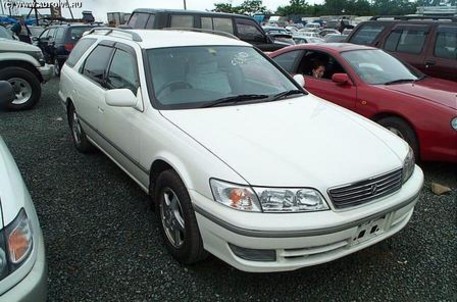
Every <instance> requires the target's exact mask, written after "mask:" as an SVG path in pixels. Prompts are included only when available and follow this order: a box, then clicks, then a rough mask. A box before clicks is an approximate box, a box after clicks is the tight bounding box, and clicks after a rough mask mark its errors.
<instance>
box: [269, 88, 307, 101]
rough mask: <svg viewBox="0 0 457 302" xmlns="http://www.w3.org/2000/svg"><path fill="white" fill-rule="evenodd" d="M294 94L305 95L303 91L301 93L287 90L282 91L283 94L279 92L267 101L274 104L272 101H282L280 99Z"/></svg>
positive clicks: (296, 90)
mask: <svg viewBox="0 0 457 302" xmlns="http://www.w3.org/2000/svg"><path fill="white" fill-rule="evenodd" d="M294 94H305V93H304V92H303V91H301V90H298V89H294V90H287V91H283V92H280V93H278V94H275V95H273V96H271V97H270V98H269V99H268V102H274V101H277V100H279V99H282V98H284V97H286V96H289V95H294Z"/></svg>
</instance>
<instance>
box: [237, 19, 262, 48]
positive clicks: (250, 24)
mask: <svg viewBox="0 0 457 302" xmlns="http://www.w3.org/2000/svg"><path fill="white" fill-rule="evenodd" d="M236 29H237V31H238V37H239V38H240V40H243V41H246V42H251V43H252V42H265V36H264V35H263V33H262V32H261V31H260V29H259V28H258V27H257V26H256V23H255V21H251V20H247V19H238V18H237V19H236Z"/></svg>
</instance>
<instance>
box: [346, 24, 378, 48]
mask: <svg viewBox="0 0 457 302" xmlns="http://www.w3.org/2000/svg"><path fill="white" fill-rule="evenodd" d="M384 27H385V26H384V25H382V24H372V23H369V24H365V25H362V27H361V28H360V29H359V30H357V32H355V34H354V35H353V36H352V37H351V40H350V41H349V42H350V43H354V44H362V45H370V44H371V43H373V42H374V40H375V39H376V38H377V37H378V35H379V34H380V33H381V32H382V31H383V30H384Z"/></svg>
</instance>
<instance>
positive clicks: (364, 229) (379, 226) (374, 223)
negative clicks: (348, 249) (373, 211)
mask: <svg viewBox="0 0 457 302" xmlns="http://www.w3.org/2000/svg"><path fill="white" fill-rule="evenodd" d="M385 222H386V216H382V217H378V218H375V219H372V220H370V221H367V222H365V223H362V224H361V225H359V226H358V227H357V232H356V233H355V235H354V236H353V237H352V245H356V244H359V243H362V242H365V241H367V240H370V239H372V238H374V237H376V236H378V235H380V234H382V233H383V232H384V225H385Z"/></svg>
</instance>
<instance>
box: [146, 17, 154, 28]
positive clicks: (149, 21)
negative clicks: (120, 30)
mask: <svg viewBox="0 0 457 302" xmlns="http://www.w3.org/2000/svg"><path fill="white" fill-rule="evenodd" d="M155 19H156V16H155V15H153V14H151V15H150V16H149V19H148V23H146V28H147V29H153V28H154V21H155Z"/></svg>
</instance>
